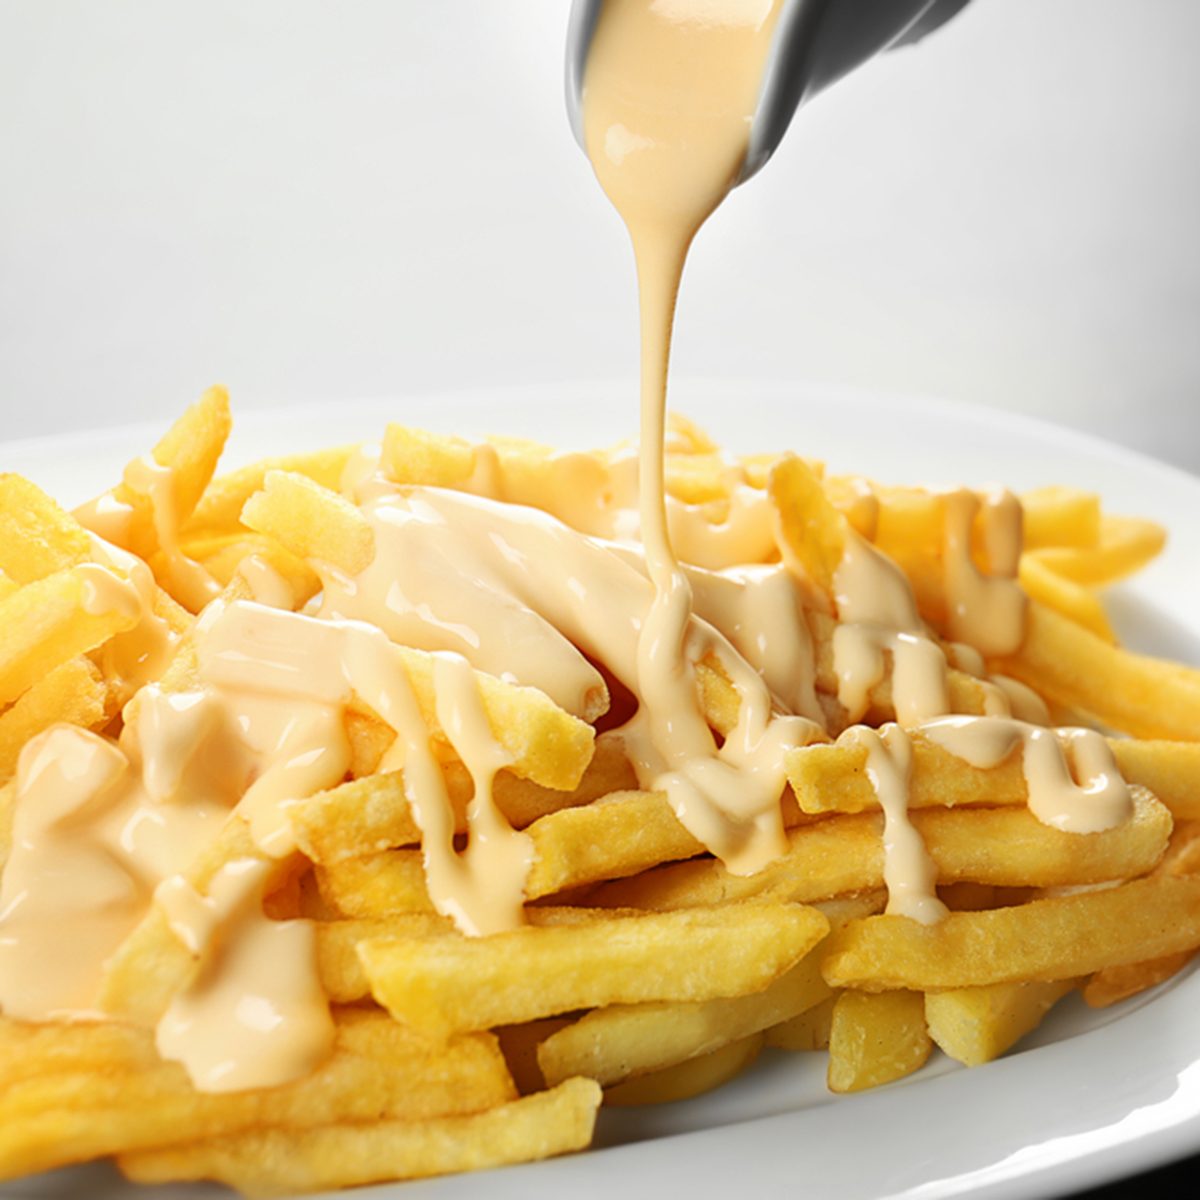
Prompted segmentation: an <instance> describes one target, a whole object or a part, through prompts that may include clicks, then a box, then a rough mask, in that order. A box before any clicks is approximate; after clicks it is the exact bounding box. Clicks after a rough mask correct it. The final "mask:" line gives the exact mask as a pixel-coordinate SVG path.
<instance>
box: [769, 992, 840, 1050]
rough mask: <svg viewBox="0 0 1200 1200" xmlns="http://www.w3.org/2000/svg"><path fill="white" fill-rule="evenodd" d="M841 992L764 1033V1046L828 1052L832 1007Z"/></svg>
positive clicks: (831, 995) (834, 993)
mask: <svg viewBox="0 0 1200 1200" xmlns="http://www.w3.org/2000/svg"><path fill="white" fill-rule="evenodd" d="M841 994H842V993H841V992H831V993H830V994H829V995H828V996H827V997H826V998H825V999H824V1000H822V1001H821V1003H820V1004H814V1005H813V1006H812V1008H810V1009H808V1010H807V1011H806V1012H802V1013H798V1014H797V1015H796V1016H794V1017H791V1018H789V1019H788V1020H786V1021H781V1022H780V1023H779V1024H778V1025H773V1026H772V1027H771V1028H770V1029H768V1030H765V1031H764V1035H763V1036H764V1037H765V1039H766V1045H768V1046H774V1047H775V1048H776V1049H778V1050H795V1051H802V1050H828V1049H829V1032H830V1029H831V1028H832V1025H833V1006H834V1005H835V1004H836V1003H837V998H838V997H839V996H840V995H841Z"/></svg>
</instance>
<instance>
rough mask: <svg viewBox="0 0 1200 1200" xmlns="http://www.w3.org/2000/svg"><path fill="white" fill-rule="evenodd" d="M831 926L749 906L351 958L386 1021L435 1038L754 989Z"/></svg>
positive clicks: (368, 950) (371, 945) (393, 948)
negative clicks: (603, 1008)
mask: <svg viewBox="0 0 1200 1200" xmlns="http://www.w3.org/2000/svg"><path fill="white" fill-rule="evenodd" d="M828 928H829V923H828V921H827V920H826V919H825V917H824V916H823V915H822V914H821V913H819V912H817V911H816V910H815V909H807V908H802V907H801V906H799V905H791V904H773V905H771V904H756V903H753V902H748V903H746V904H743V905H737V906H730V907H728V908H723V909H689V910H686V911H682V912H674V913H652V914H644V915H637V916H627V917H611V918H610V917H607V916H606V917H601V918H596V919H593V920H591V921H589V922H588V923H586V924H583V925H580V926H577V927H566V928H554V927H550V928H537V927H526V928H523V929H518V930H514V931H513V932H510V933H499V934H494V935H493V936H491V937H488V938H461V937H447V938H426V939H421V940H418V939H394V940H371V941H367V942H364V943H362V944H361V945H360V946H359V951H358V952H359V957H360V958H361V959H362V963H363V966H364V967H365V968H366V972H367V977H368V978H369V979H370V981H371V990H372V992H373V993H374V995H375V997H376V999H377V1000H379V1001H380V1003H381V1004H383V1005H384V1006H385V1007H386V1008H387V1009H388V1010H389V1011H390V1012H391V1013H392V1014H393V1016H395V1017H396V1018H397V1019H398V1020H402V1021H407V1022H408V1023H409V1024H411V1025H413V1026H414V1027H415V1028H417V1029H423V1030H426V1031H428V1032H430V1033H442V1032H446V1031H450V1030H455V1029H462V1030H466V1029H490V1028H491V1027H492V1026H494V1025H515V1024H519V1023H521V1022H522V1021H531V1020H534V1019H536V1018H538V1017H549V1016H554V1015H556V1014H558V1013H564V1012H570V1011H572V1010H574V1009H577V1008H595V1007H597V1006H599V1005H603V1004H632V1003H640V1002H644V1001H653V1000H710V999H715V998H717V997H719V996H733V995H739V994H741V993H744V992H748V991H754V990H761V989H762V988H764V987H766V986H767V985H768V984H769V983H770V982H771V981H772V980H773V979H775V978H777V977H778V976H779V975H780V974H782V973H783V972H784V971H786V970H787V969H788V967H790V966H791V965H792V964H793V963H795V962H797V961H798V960H799V959H800V958H802V957H803V956H804V954H805V953H807V951H808V950H810V949H811V948H812V947H813V946H814V945H815V944H816V943H817V942H818V941H819V940H820V939H821V938H822V937H823V936H824V934H825V932H826V931H827V930H828ZM531 984H532V985H533V986H531Z"/></svg>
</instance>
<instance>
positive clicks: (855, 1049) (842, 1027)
mask: <svg viewBox="0 0 1200 1200" xmlns="http://www.w3.org/2000/svg"><path fill="white" fill-rule="evenodd" d="M932 1049H933V1043H932V1042H931V1041H930V1037H929V1033H928V1031H927V1030H926V1028H925V1005H924V998H923V997H922V996H921V994H920V993H919V992H905V991H899V992H883V993H881V994H878V995H871V994H869V993H866V992H843V993H842V994H841V995H840V996H839V997H838V998H837V1002H836V1003H835V1004H834V1006H833V1019H832V1022H831V1024H830V1030H829V1072H828V1082H829V1090H830V1091H831V1092H860V1091H863V1090H864V1089H865V1088H872V1087H879V1086H881V1085H882V1084H885V1083H892V1082H893V1081H895V1080H897V1079H903V1078H904V1076H906V1075H911V1074H912V1073H913V1072H914V1071H916V1070H917V1069H918V1068H920V1067H923V1066H924V1065H925V1060H926V1059H927V1058H928V1057H929V1052H930V1051H931V1050H932Z"/></svg>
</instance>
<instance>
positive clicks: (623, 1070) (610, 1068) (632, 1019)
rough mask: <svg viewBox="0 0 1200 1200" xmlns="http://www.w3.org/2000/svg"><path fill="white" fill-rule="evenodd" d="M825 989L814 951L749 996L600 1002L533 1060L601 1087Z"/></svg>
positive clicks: (552, 1076) (725, 1038) (697, 1051)
mask: <svg viewBox="0 0 1200 1200" xmlns="http://www.w3.org/2000/svg"><path fill="white" fill-rule="evenodd" d="M829 994H830V989H829V987H828V985H827V984H826V983H825V981H824V980H823V979H822V978H821V967H820V962H819V961H818V956H817V955H816V954H809V955H807V956H806V957H805V958H804V959H802V960H801V961H800V962H798V963H797V964H796V965H795V966H794V967H792V968H790V969H789V970H788V971H785V972H784V974H783V975H781V976H780V977H779V978H778V979H776V980H775V981H774V983H771V984H770V985H769V986H768V987H766V988H765V989H764V990H762V991H760V992H754V993H751V994H749V995H744V996H733V997H727V998H719V999H715V1000H707V1001H701V1002H698V1003H674V1004H672V1003H658V1004H623V1005H612V1006H610V1007H608V1008H599V1009H597V1010H596V1011H595V1012H591V1013H588V1014H586V1015H585V1016H584V1017H582V1018H581V1019H580V1020H578V1021H576V1022H574V1023H573V1024H571V1025H567V1026H566V1027H565V1028H563V1029H561V1030H559V1031H558V1032H557V1033H554V1034H551V1035H550V1036H549V1037H548V1038H546V1040H545V1041H543V1042H542V1044H541V1046H540V1047H539V1048H538V1063H539V1065H540V1066H541V1068H542V1074H543V1076H544V1077H545V1080H546V1082H547V1083H549V1084H554V1083H558V1082H559V1081H560V1080H563V1079H569V1078H570V1077H571V1076H572V1075H586V1076H587V1077H588V1078H589V1079H595V1080H596V1081H597V1082H599V1083H601V1084H603V1085H604V1086H606V1087H607V1086H608V1085H610V1084H614V1083H617V1082H618V1081H619V1080H622V1079H629V1078H633V1077H636V1076H638V1075H645V1074H647V1073H648V1072H654V1071H659V1070H662V1069H663V1068H665V1067H670V1066H672V1065H674V1064H675V1063H680V1062H684V1061H685V1060H687V1059H691V1058H695V1057H697V1056H698V1055H703V1054H710V1053H711V1052H712V1051H714V1050H718V1049H720V1048H721V1047H722V1046H726V1045H728V1044H729V1043H730V1042H733V1041H739V1040H741V1039H743V1038H746V1037H750V1036H751V1035H753V1034H757V1033H759V1032H760V1031H762V1030H763V1029H766V1028H768V1027H769V1026H772V1025H778V1024H779V1023H780V1022H781V1021H786V1020H787V1019H788V1018H790V1017H794V1016H796V1015H797V1014H798V1013H802V1012H804V1011H806V1010H807V1009H809V1008H812V1007H813V1006H814V1005H816V1004H819V1003H821V1001H822V1000H825V999H826V998H827V997H828V996H829Z"/></svg>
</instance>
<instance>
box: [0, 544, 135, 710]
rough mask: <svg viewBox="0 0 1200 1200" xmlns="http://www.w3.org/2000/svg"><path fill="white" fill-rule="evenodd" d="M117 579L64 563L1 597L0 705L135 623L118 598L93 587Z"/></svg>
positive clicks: (91, 568) (89, 567) (133, 615)
mask: <svg viewBox="0 0 1200 1200" xmlns="http://www.w3.org/2000/svg"><path fill="white" fill-rule="evenodd" d="M90 572H96V573H98V575H92V574H90ZM98 577H99V578H100V579H101V582H104V581H107V580H111V581H112V582H113V583H114V584H116V585H117V586H118V587H119V586H121V581H120V580H118V579H117V577H116V576H115V575H111V574H106V573H105V572H104V571H103V569H102V568H100V567H93V566H79V567H68V568H66V569H64V570H62V571H56V572H55V573H54V574H53V575H47V576H46V577H45V578H43V579H38V580H35V581H34V582H33V583H27V584H26V585H25V586H24V587H22V588H21V589H19V590H18V591H16V592H14V593H13V594H12V595H11V596H9V597H8V598H7V599H5V600H0V704H8V703H10V702H11V701H13V700H15V699H16V698H17V697H18V696H20V695H21V694H22V693H23V692H26V691H28V690H29V688H31V687H32V686H33V685H34V684H35V683H37V682H38V680H40V679H42V678H43V677H44V676H46V675H48V674H49V673H50V672H51V671H53V670H55V669H56V668H57V667H60V666H62V664H63V663H65V662H68V661H69V660H70V659H73V658H75V657H76V656H78V655H80V654H86V653H87V652H88V651H89V650H94V649H95V648H96V647H97V646H100V645H102V644H103V643H104V642H106V641H107V640H108V639H109V638H110V637H112V636H113V635H114V634H117V633H122V632H124V631H125V630H127V629H131V628H132V627H133V626H134V624H135V623H136V622H137V619H138V613H137V610H136V606H135V607H133V608H130V607H128V606H127V605H126V603H125V602H124V599H123V597H122V598H118V600H117V601H116V602H115V603H112V604H110V600H109V596H108V594H107V592H105V591H102V590H100V589H98V588H97V587H96V580H97V578H98Z"/></svg>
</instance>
